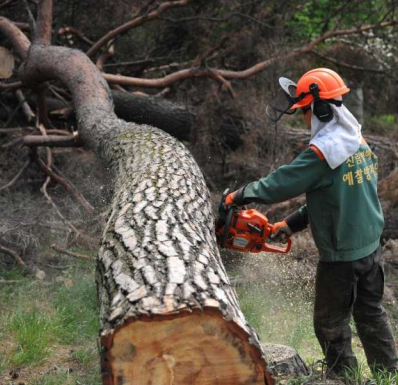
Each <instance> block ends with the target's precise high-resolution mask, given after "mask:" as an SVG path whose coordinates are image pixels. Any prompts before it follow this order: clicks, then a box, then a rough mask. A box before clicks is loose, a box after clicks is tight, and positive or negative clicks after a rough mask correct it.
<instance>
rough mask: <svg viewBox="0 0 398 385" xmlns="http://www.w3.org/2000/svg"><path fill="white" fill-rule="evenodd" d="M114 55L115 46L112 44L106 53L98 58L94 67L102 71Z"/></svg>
mask: <svg viewBox="0 0 398 385" xmlns="http://www.w3.org/2000/svg"><path fill="white" fill-rule="evenodd" d="M114 54H115V46H114V45H113V44H111V45H110V47H109V49H108V50H107V51H104V52H103V53H102V54H101V55H100V57H99V58H98V60H97V62H96V63H95V65H96V66H97V68H98V69H99V70H100V71H101V72H102V71H104V64H105V63H106V62H107V61H108V60H109V59H110V58H111V57H112V56H113V55H114Z"/></svg>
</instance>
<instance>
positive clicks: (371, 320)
mask: <svg viewBox="0 0 398 385" xmlns="http://www.w3.org/2000/svg"><path fill="white" fill-rule="evenodd" d="M280 84H281V86H282V88H283V89H284V93H285V94H286V95H285V96H287V98H286V97H284V98H283V100H289V105H288V108H282V107H277V106H275V105H273V106H271V107H270V109H269V111H271V113H269V111H267V115H268V116H269V117H271V118H272V115H273V114H272V110H273V111H274V117H275V116H276V115H277V114H278V113H281V114H280V115H282V114H283V113H292V112H293V111H295V110H296V109H301V110H302V111H303V114H304V115H303V116H304V120H305V122H306V124H307V127H308V128H309V129H310V130H311V139H310V143H309V148H308V149H306V150H305V151H304V152H302V153H301V154H300V155H299V156H298V157H297V158H295V159H294V160H293V162H292V163H291V164H289V165H285V166H282V167H280V168H278V169H277V170H276V171H274V172H273V173H271V174H270V175H268V176H266V177H264V178H262V179H260V180H258V181H255V182H252V183H249V184H247V185H246V186H244V187H242V188H240V189H239V190H237V191H234V192H232V193H230V194H229V195H228V196H227V197H226V199H225V203H226V204H227V205H232V204H233V205H238V206H240V205H244V204H248V203H251V202H259V203H265V204H270V203H276V202H282V201H285V200H288V199H291V198H294V197H297V196H299V195H301V194H303V193H306V205H305V206H303V207H301V208H300V209H298V211H297V212H295V213H293V214H291V215H289V216H288V217H287V218H285V219H284V220H283V221H282V222H278V223H276V224H275V233H274V236H275V237H276V238H279V239H281V238H284V237H286V236H291V235H292V234H293V233H295V232H298V231H301V230H303V229H305V228H306V227H307V225H308V224H309V225H310V227H311V231H312V235H313V237H314V240H315V244H316V246H317V248H318V250H319V255H320V259H319V262H318V266H317V272H316V282H315V305H314V329H315V334H316V337H317V339H318V341H319V343H320V345H321V347H322V350H323V353H324V355H325V358H326V364H327V374H328V375H329V376H331V377H333V376H336V375H337V376H341V375H343V374H344V372H345V370H346V369H347V368H351V369H355V368H356V367H357V365H358V364H357V360H356V357H355V355H354V353H353V350H352V346H351V329H350V325H349V322H350V318H351V315H353V317H354V321H355V325H356V329H357V332H358V336H359V338H360V340H361V342H362V345H363V348H364V351H365V354H366V357H367V362H368V364H369V366H370V367H371V368H375V369H380V370H388V371H394V372H395V371H396V370H398V359H397V352H396V346H395V341H394V337H393V334H392V331H391V328H390V326H389V323H388V320H387V314H386V311H385V310H384V308H383V306H382V304H381V301H382V297H383V290H384V273H383V267H382V265H381V254H382V249H381V245H380V237H381V234H382V230H383V225H384V219H383V213H382V209H381V206H380V202H379V199H378V196H377V170H378V162H377V157H376V155H375V154H374V153H373V152H372V150H371V149H370V148H369V146H368V145H367V143H366V142H365V140H364V139H363V137H362V135H361V125H360V124H359V123H358V121H357V120H356V119H355V117H354V116H353V115H352V113H351V112H350V111H349V110H348V109H347V108H346V107H345V105H344V104H343V102H342V95H344V94H346V93H348V92H349V88H348V87H347V86H346V85H345V83H344V81H343V80H342V78H341V77H340V76H339V75H338V74H337V73H336V72H334V71H332V70H330V69H326V68H318V69H314V70H311V71H309V72H307V73H306V74H304V75H303V76H302V77H301V78H300V80H299V81H298V83H297V85H296V84H295V83H293V82H292V81H290V80H288V79H286V78H281V79H280ZM292 90H295V93H292ZM279 118H280V116H278V117H277V119H279Z"/></svg>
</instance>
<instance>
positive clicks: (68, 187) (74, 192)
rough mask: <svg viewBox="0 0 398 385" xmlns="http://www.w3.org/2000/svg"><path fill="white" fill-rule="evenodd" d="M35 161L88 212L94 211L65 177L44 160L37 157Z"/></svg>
mask: <svg viewBox="0 0 398 385" xmlns="http://www.w3.org/2000/svg"><path fill="white" fill-rule="evenodd" d="M37 162H38V164H39V166H40V168H41V169H42V170H43V171H44V173H45V174H46V175H48V176H49V177H50V178H51V179H53V180H55V181H56V182H57V183H59V184H60V185H61V186H63V187H64V188H65V189H66V190H67V191H68V192H69V193H70V194H71V195H72V197H73V198H74V199H75V200H76V201H77V202H78V203H79V204H80V205H81V206H83V207H84V208H85V209H86V210H87V211H88V212H89V213H93V212H94V211H95V210H94V207H93V206H91V204H90V203H89V202H87V200H86V198H84V196H83V195H82V194H80V193H79V192H78V191H77V190H76V188H75V187H73V186H72V185H71V184H70V183H69V182H68V181H67V180H66V179H64V178H61V177H60V176H59V175H57V174H56V173H55V172H54V171H52V170H51V169H50V168H49V167H48V166H46V165H45V164H44V162H43V161H42V160H41V159H40V158H37Z"/></svg>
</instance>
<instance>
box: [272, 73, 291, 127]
mask: <svg viewBox="0 0 398 385" xmlns="http://www.w3.org/2000/svg"><path fill="white" fill-rule="evenodd" d="M279 84H280V86H281V88H282V89H281V90H279V91H278V93H277V95H276V96H275V97H274V99H272V100H271V102H269V104H268V105H267V107H266V109H265V113H266V114H267V117H268V119H269V120H271V121H272V122H274V123H276V122H277V121H279V119H280V118H281V117H282V116H283V115H284V114H287V115H292V114H294V113H295V112H296V110H295V109H294V110H291V109H290V107H291V106H292V105H293V104H295V103H296V102H297V100H298V98H297V97H296V89H297V85H296V83H294V82H292V81H291V80H289V79H287V78H279Z"/></svg>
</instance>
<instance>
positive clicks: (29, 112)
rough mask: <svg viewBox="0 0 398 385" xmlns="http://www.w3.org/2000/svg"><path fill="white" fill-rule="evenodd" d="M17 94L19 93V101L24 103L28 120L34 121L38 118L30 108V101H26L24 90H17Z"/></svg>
mask: <svg viewBox="0 0 398 385" xmlns="http://www.w3.org/2000/svg"><path fill="white" fill-rule="evenodd" d="M15 94H16V95H17V99H18V100H19V102H21V103H22V111H23V112H24V114H25V116H26V119H27V121H28V122H29V123H30V122H32V121H33V120H34V119H35V118H36V115H35V113H34V112H33V111H32V109H31V108H30V106H29V104H28V102H27V101H26V99H25V96H24V94H23V92H22V91H21V90H17V91H16V92H15Z"/></svg>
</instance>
